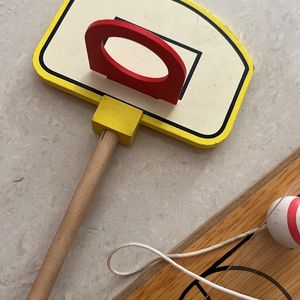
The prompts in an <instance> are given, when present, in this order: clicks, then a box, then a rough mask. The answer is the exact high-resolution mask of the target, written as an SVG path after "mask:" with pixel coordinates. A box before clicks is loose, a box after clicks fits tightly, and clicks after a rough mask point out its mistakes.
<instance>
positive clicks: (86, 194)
mask: <svg viewBox="0 0 300 300" xmlns="http://www.w3.org/2000/svg"><path fill="white" fill-rule="evenodd" d="M118 140H119V138H118V136H117V134H116V133H114V132H113V131H110V130H105V131H104V133H103V134H102V136H101V138H100V140H99V142H98V144H97V147H96V150H95V152H94V153H93V155H92V157H91V159H90V161H89V163H88V165H87V168H86V170H85V172H84V173H83V175H82V177H81V179H80V182H79V184H78V187H77V189H76V191H75V194H74V195H73V198H72V200H71V203H70V205H69V207H68V209H67V211H66V213H65V216H64V217H63V220H62V222H61V224H60V226H59V228H58V230H57V232H56V235H55V237H54V239H53V241H52V244H51V246H50V248H49V250H48V253H47V256H46V257H45V259H44V262H43V264H42V266H41V268H40V270H39V272H38V275H37V277H36V279H35V281H34V283H33V286H32V288H31V291H30V293H29V295H28V298H27V299H28V300H46V299H48V297H49V296H50V293H51V291H52V288H53V286H54V284H55V281H56V279H57V277H58V275H59V272H60V270H61V268H62V266H63V264H64V261H65V258H66V256H67V254H68V252H69V249H70V247H71V245H72V242H73V240H74V238H75V236H76V233H77V231H78V229H79V226H80V224H81V222H82V220H83V218H84V216H85V214H86V211H87V209H88V208H89V205H90V203H91V201H92V198H93V195H94V193H95V191H96V189H97V186H98V183H99V180H100V178H101V176H102V174H103V173H104V170H105V168H106V166H107V164H108V162H109V160H110V158H111V156H112V154H113V153H114V150H115V148H116V145H117V143H118Z"/></svg>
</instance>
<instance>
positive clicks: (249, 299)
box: [107, 226, 266, 300]
mask: <svg viewBox="0 0 300 300" xmlns="http://www.w3.org/2000/svg"><path fill="white" fill-rule="evenodd" d="M265 228H266V226H262V227H259V228H255V229H253V230H250V231H247V232H245V233H242V234H240V235H237V236H235V237H233V238H231V239H228V240H226V241H224V242H221V243H219V244H216V245H213V246H211V247H208V248H204V249H200V250H198V251H193V252H187V253H174V254H167V255H166V254H164V253H162V252H160V251H159V250H157V249H155V248H153V247H151V246H148V245H145V244H141V243H128V244H124V245H121V246H120V247H117V248H116V249H114V250H113V251H112V252H111V253H110V254H109V256H108V259H107V267H108V269H109V270H110V271H111V272H112V273H114V274H116V275H119V276H130V275H134V274H136V273H139V272H141V271H143V270H144V269H146V268H148V267H149V266H151V265H153V264H154V263H156V262H157V261H159V260H164V261H166V262H168V263H169V264H170V265H172V266H173V267H175V268H177V269H178V270H180V271H181V272H183V273H185V274H187V275H188V276H190V277H192V278H194V279H196V280H198V281H200V282H202V283H204V284H207V285H208V286H210V287H212V288H214V289H216V290H219V291H221V292H224V293H226V294H229V295H232V296H235V297H237V298H240V299H245V300H258V299H257V298H253V297H250V296H247V295H244V294H241V293H239V292H236V291H233V290H231V289H227V288H225V287H222V286H220V285H218V284H215V283H213V282H211V281H209V280H207V279H205V278H203V277H201V276H199V275H197V274H195V273H193V272H191V271H189V270H188V269H186V268H184V267H183V266H181V265H179V264H178V263H176V262H175V261H174V260H173V259H174V258H187V257H193V256H198V255H202V254H204V253H208V252H211V251H213V250H216V249H218V248H221V247H224V246H225V245H228V244H230V243H232V242H234V241H237V240H240V239H242V238H244V237H246V236H249V235H250V234H254V233H257V232H259V231H261V230H263V229H265ZM128 247H138V248H142V249H146V250H148V251H150V252H152V253H154V254H156V255H157V256H159V258H156V259H154V260H151V261H150V262H148V263H147V264H145V265H143V266H141V267H139V268H138V269H137V270H134V271H130V272H119V271H117V270H115V269H113V267H112V266H111V261H112V257H113V256H114V254H115V253H116V252H118V251H120V250H121V249H124V248H128Z"/></svg>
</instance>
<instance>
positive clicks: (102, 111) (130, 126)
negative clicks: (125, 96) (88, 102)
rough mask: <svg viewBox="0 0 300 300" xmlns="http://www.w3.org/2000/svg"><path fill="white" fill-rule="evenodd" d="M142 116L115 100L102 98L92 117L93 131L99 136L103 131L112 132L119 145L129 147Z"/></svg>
mask: <svg viewBox="0 0 300 300" xmlns="http://www.w3.org/2000/svg"><path fill="white" fill-rule="evenodd" d="M142 116H143V111H142V110H140V109H138V108H135V107H133V106H131V105H128V104H126V103H124V102H121V101H119V100H116V99H114V98H112V97H109V96H103V97H102V99H101V101H100V104H99V106H98V108H97V110H96V112H95V114H94V115H93V118H92V125H93V129H94V130H95V131H96V132H97V133H98V134H101V133H102V131H103V130H104V129H110V130H112V131H114V132H115V133H116V134H117V135H118V136H119V140H120V143H121V144H124V145H127V146H130V145H131V144H132V142H133V140H134V137H135V134H136V132H137V129H138V127H139V124H140V122H141V119H142Z"/></svg>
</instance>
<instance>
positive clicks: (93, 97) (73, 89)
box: [33, 0, 254, 148]
mask: <svg viewBox="0 0 300 300" xmlns="http://www.w3.org/2000/svg"><path fill="white" fill-rule="evenodd" d="M181 1H182V2H183V3H186V4H187V5H189V6H190V7H192V8H195V9H196V10H198V11H199V12H201V13H202V14H204V15H205V16H207V17H208V18H209V19H210V20H212V21H213V22H214V23H215V24H216V25H217V26H218V27H220V28H221V29H222V30H223V31H224V32H225V33H226V34H227V35H228V36H229V37H230V39H231V40H232V42H233V43H234V44H235V45H236V46H237V48H238V49H239V50H240V51H241V53H242V54H243V56H244V58H245V60H246V62H247V64H248V66H249V72H248V74H247V77H246V79H245V82H244V84H243V87H242V89H241V91H240V94H239V97H238V99H237V100H236V104H235V106H234V109H233V110H232V113H231V115H230V118H229V120H228V122H227V125H226V127H225V129H224V130H223V132H222V133H221V134H220V135H219V136H217V137H215V138H202V137H197V136H195V135H193V134H191V133H188V132H186V131H184V130H182V129H179V128H177V127H175V126H172V125H169V124H167V123H164V122H162V121H159V120H157V119H155V118H153V117H150V116H147V115H145V114H144V115H143V116H142V121H141V124H143V125H144V126H147V127H149V128H152V129H154V130H156V131H159V132H161V133H164V134H166V135H168V136H171V137H174V138H176V139H178V140H181V141H183V142H185V143H188V144H190V145H193V146H196V147H199V148H211V147H214V146H216V145H218V144H220V143H221V142H223V141H224V140H225V139H227V138H228V136H229V135H230V133H231V131H232V128H233V125H234V122H235V120H236V118H237V115H238V112H239V110H240V108H241V105H242V102H243V99H244V97H245V94H246V91H247V89H248V87H249V84H250V81H251V78H252V76H253V72H254V64H253V62H252V59H251V57H250V55H249V54H248V52H247V50H246V49H245V47H244V46H243V45H242V44H241V42H240V41H239V40H238V38H237V37H236V36H235V35H234V34H233V32H232V31H231V30H229V28H228V27H227V26H226V25H225V24H223V23H222V22H221V21H220V20H219V19H218V18H217V17H216V16H214V15H213V14H212V13H211V12H209V11H208V10H206V9H204V8H203V7H201V6H200V5H199V4H196V3H194V2H193V1H192V0H181ZM69 2H70V0H64V2H63V3H62V5H61V6H60V8H59V10H58V12H57V13H56V15H55V16H54V18H53V20H52V21H51V23H50V25H49V27H48V29H47V30H46V32H45V34H44V36H43V37H42V39H41V41H40V42H39V44H38V46H37V47H36V49H35V51H34V54H33V66H34V69H35V70H36V72H37V73H38V75H39V76H40V77H41V78H42V79H43V80H44V81H45V82H47V83H48V84H50V85H52V86H54V87H56V88H58V89H60V90H63V91H65V92H67V93H69V94H72V95H74V96H76V97H78V98H81V99H83V100H86V101H88V102H90V103H92V104H94V105H98V104H99V102H100V100H101V98H102V97H101V96H99V95H98V94H96V93H94V92H92V91H89V90H86V89H84V88H82V87H80V86H77V85H76V84H73V83H71V82H68V81H65V80H64V79H62V78H59V77H56V76H54V75H52V74H50V73H48V72H47V71H46V70H45V69H44V68H43V67H42V66H41V64H40V59H39V57H40V53H41V51H42V48H43V46H44V45H45V43H46V41H47V39H48V38H49V36H50V34H51V32H52V31H53V29H54V28H55V26H56V24H57V23H58V21H59V19H60V17H61V16H62V14H63V12H64V11H65V9H66V8H67V6H68V4H69Z"/></svg>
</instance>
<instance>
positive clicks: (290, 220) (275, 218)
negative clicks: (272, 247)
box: [266, 196, 300, 248]
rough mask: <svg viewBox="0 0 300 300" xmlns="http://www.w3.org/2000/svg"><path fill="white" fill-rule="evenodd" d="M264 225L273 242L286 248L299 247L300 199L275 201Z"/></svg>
mask: <svg viewBox="0 0 300 300" xmlns="http://www.w3.org/2000/svg"><path fill="white" fill-rule="evenodd" d="M266 223H267V228H268V231H269V233H270V234H271V236H272V237H273V238H274V240H275V241H277V242H278V243H280V244H281V245H283V246H286V247H288V248H297V247H300V197H297V196H286V197H284V198H283V199H278V200H276V201H275V202H274V203H273V204H272V206H271V207H270V209H269V212H268V218H267V221H266Z"/></svg>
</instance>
